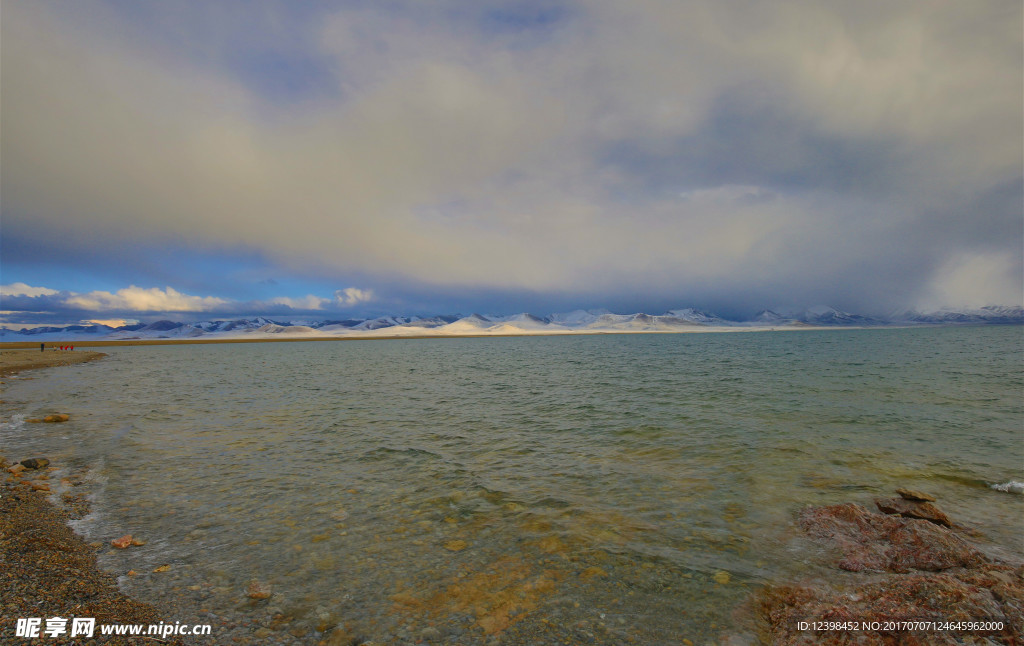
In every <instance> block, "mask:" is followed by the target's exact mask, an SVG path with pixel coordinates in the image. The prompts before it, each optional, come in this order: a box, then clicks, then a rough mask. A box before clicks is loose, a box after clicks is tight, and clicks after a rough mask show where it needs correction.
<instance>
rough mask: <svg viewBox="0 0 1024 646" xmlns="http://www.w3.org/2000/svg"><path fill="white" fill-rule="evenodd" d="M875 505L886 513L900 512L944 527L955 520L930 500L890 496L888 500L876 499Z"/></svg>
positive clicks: (905, 516)
mask: <svg viewBox="0 0 1024 646" xmlns="http://www.w3.org/2000/svg"><path fill="white" fill-rule="evenodd" d="M875 506H877V507H878V510H879V511H881V512H883V513H886V514H899V515H900V516H903V517H904V518H920V519H921V520H927V521H928V522H930V523H935V524H936V525H942V526H943V527H952V526H953V521H951V520H950V519H949V516H947V515H946V514H944V513H943V512H942V510H940V509H939V508H938V507H936V506H935V505H933V504H931V503H930V502H920V501H917V500H908V499H906V498H889V499H888V500H881V499H879V500H876V501H875Z"/></svg>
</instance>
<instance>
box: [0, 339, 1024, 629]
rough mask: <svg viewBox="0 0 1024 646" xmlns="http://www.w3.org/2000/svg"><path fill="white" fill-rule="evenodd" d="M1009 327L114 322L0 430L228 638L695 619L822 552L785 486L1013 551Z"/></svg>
mask: <svg viewBox="0 0 1024 646" xmlns="http://www.w3.org/2000/svg"><path fill="white" fill-rule="evenodd" d="M1022 332H1024V330H1022V328H1020V327H975V328H932V329H909V330H861V331H840V330H834V331H822V332H818V331H801V332H776V333H735V334H672V335H606V336H604V335H602V336H570V337H518V338H488V339H416V340H389V341H347V342H310V343H264V344H224V345H186V346H149V347H116V348H109V349H105V350H104V351H105V352H108V354H109V355H110V356H109V357H108V358H106V359H104V360H102V361H99V362H95V363H90V364H82V365H78V366H73V367H68V368H61V369H59V370H50V371H42V372H35V373H25V374H24V375H23V376H22V378H15V379H10V380H8V382H7V384H6V386H5V395H4V399H5V404H4V407H3V421H4V424H3V427H2V429H0V453H3V454H4V455H6V456H7V457H8V458H9V459H22V458H25V457H29V456H30V455H31V456H35V455H40V456H46V457H49V458H50V459H51V460H52V461H53V462H54V463H55V464H56V465H58V466H59V467H61V469H62V472H63V471H66V472H69V473H70V472H73V471H82V470H85V472H87V473H88V475H89V478H88V481H87V483H86V484H85V485H83V487H80V488H79V489H80V490H85V491H89V492H90V494H91V495H92V496H93V497H94V506H93V511H94V513H93V515H91V516H90V517H88V518H86V519H85V520H84V521H82V522H81V523H79V525H78V529H79V530H80V531H82V532H84V533H85V534H86V535H87V536H89V537H90V539H91V540H101V541H104V543H106V542H107V541H109V539H111V538H116V537H118V536H121V535H123V534H126V533H132V534H134V535H137V536H140V537H142V538H144V539H145V540H147V544H146V545H145V546H143V547H137V548H132V549H129V550H125V551H109V552H106V551H105V552H104V553H103V554H102V555H101V559H100V562H101V564H102V565H103V566H104V567H107V568H109V569H110V570H112V571H114V572H116V573H119V574H123V573H126V572H127V571H128V570H130V569H131V570H135V571H137V572H140V573H142V574H140V575H139V576H132V577H128V576H125V577H122V579H121V584H122V586H123V587H124V589H125V590H126V591H128V592H129V593H130V594H133V595H135V596H137V597H138V598H141V599H143V600H148V601H152V602H155V603H157V604H158V605H162V606H164V607H165V608H169V609H170V611H169V612H168V613H167V616H168V618H169V619H170V620H171V621H176V620H177V621H182V622H193V623H194V622H202V623H207V622H209V623H213V624H214V630H215V632H217V631H218V630H219V631H221V633H220V634H221V638H222V639H227V638H235V637H239V638H241V637H245V638H247V639H251V641H252V642H253V643H275V642H280V643H316V642H317V641H318V640H319V639H321V638H322V635H321V633H320V632H318V629H321V630H322V629H324V628H326V627H328V626H331V625H334V624H339V625H342V626H347V628H348V630H349V632H350V633H352V635H353V636H361V637H363V638H366V639H375V640H376V641H379V642H388V643H404V642H409V643H412V642H415V641H417V640H418V639H420V638H421V637H429V638H431V639H433V638H435V637H436V636H437V635H440V637H438V639H439V640H440V641H445V642H450V643H455V642H458V643H464V644H473V643H488V641H489V640H490V641H495V640H504V643H520V642H522V641H523V640H529V641H534V642H537V643H554V642H559V643H561V642H562V641H565V640H570V641H572V642H577V641H579V642H588V641H590V640H591V639H593V640H594V641H596V642H597V643H619V642H624V641H628V640H630V639H632V640H635V641H636V642H637V643H654V644H656V643H664V644H669V643H678V642H679V641H680V640H681V639H682V638H689V639H691V640H692V641H694V642H695V643H700V642H701V641H704V640H708V639H716V640H717V639H718V638H719V637H720V636H721V635H722V634H727V633H730V632H731V633H737V632H738V633H748V634H749V633H753V632H754V631H755V629H756V626H755V625H754V623H753V620H752V618H751V613H750V612H749V610H748V609H746V608H745V602H747V600H748V599H749V598H750V595H751V593H752V592H753V591H754V590H756V589H757V587H758V586H760V585H763V584H764V583H766V582H769V581H778V580H793V579H802V578H813V577H816V576H824V575H827V572H826V571H825V570H823V569H822V565H821V564H822V563H823V562H824V559H823V555H822V554H820V553H818V552H817V551H816V550H815V549H813V547H812V546H810V545H808V544H807V543H806V542H801V541H800V540H799V539H798V538H796V537H795V535H794V532H793V529H792V518H793V516H794V514H795V512H796V511H798V510H799V509H800V508H801V507H802V506H804V505H808V504H827V503H832V502H846V501H855V502H861V503H864V504H867V505H869V506H870V505H871V500H872V498H873V497H875V496H879V495H890V494H891V493H892V490H893V489H895V488H896V487H900V486H906V487H912V488H917V489H922V490H925V491H928V492H930V493H932V494H934V495H936V496H937V497H938V499H939V502H938V503H937V504H938V505H939V506H940V507H941V508H942V509H943V510H945V511H946V512H947V513H949V514H950V516H951V517H953V518H954V520H956V521H959V522H961V523H963V524H965V525H970V526H973V527H975V528H977V529H979V530H980V531H981V532H982V533H983V534H984V535H985V536H986V537H987V540H989V541H991V542H990V543H986V544H985V545H983V547H985V548H986V549H988V550H989V551H991V552H993V553H999V554H1003V555H1009V556H1012V557H1013V558H1020V557H1021V556H1022V555H1024V544H1022V541H1021V529H1022V527H1021V520H1020V519H1021V517H1022V515H1021V511H1022V500H1024V496H1020V495H1015V494H1011V493H1002V492H998V491H993V490H992V489H990V488H989V487H988V485H989V484H993V483H1005V482H1007V481H1010V480H1017V481H1021V480H1024V371H1022V370H1021V368H1022V366H1024V362H1022V359H1024V356H1022V341H1024V335H1022ZM26 377H35V378H32V379H29V378H26ZM50 412H66V413H70V414H71V416H72V419H71V421H70V422H68V423H65V424H61V425H50V424H45V425H25V424H23V423H22V422H20V420H21V417H20V416H24V415H28V416H35V415H40V414H46V413H50ZM57 475H60V473H58V474H57ZM162 564H170V565H171V570H170V571H169V572H164V573H152V570H153V569H154V568H155V567H156V566H158V565H162ZM253 579H257V580H260V581H266V582H269V583H271V584H272V586H273V590H274V596H273V597H272V598H271V599H270V600H268V601H251V600H249V599H247V598H246V596H245V591H246V586H247V585H248V583H249V581H250V580H253ZM275 615H277V616H278V619H277V620H276V621H274V620H273V619H272V618H273V617H274V616H275ZM261 627H262V628H263V629H264V630H263V631H262V632H261V633H258V634H257V633H255V632H254V631H256V630H258V629H260V628H261ZM268 629H269V632H268ZM434 630H436V631H437V633H434V632H433V631H434ZM424 631H427V632H424ZM257 635H258V636H257Z"/></svg>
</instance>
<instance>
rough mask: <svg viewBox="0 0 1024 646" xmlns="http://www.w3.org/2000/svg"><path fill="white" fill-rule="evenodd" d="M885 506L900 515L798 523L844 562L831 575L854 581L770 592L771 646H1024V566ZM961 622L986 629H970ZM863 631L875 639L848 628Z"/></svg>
mask: <svg viewBox="0 0 1024 646" xmlns="http://www.w3.org/2000/svg"><path fill="white" fill-rule="evenodd" d="M905 492H906V493H905ZM897 493H899V494H900V495H901V498H897V499H895V502H897V503H908V504H912V505H913V504H925V505H929V506H932V505H930V504H929V502H930V501H928V500H924V499H922V498H921V497H920V496H924V495H927V494H919V492H910V491H909V490H899V491H897ZM907 493H909V494H911V495H912V496H914V497H910V496H908V495H907ZM882 502H885V503H886V504H884V505H883V504H879V505H878V506H879V508H880V509H882V510H883V511H886V508H890V507H891V508H893V509H896V510H897V511H893V512H891V513H890V514H887V515H883V514H879V513H875V512H872V511H869V510H868V509H866V508H865V507H863V506H861V505H858V504H853V503H846V504H840V505H829V506H826V507H812V508H807V509H805V510H803V511H802V512H801V513H800V514H799V517H798V520H797V523H798V525H799V527H800V528H801V529H802V530H803V532H804V533H805V534H806V535H808V536H810V537H811V538H814V539H816V540H818V541H820V542H822V543H823V544H825V545H826V546H828V547H832V548H835V549H836V550H837V551H838V552H839V557H838V560H837V561H836V562H834V564H833V565H834V567H837V568H838V569H840V570H845V571H847V572H850V573H854V574H846V575H842V576H836V577H835V578H830V580H831V583H828V584H824V583H821V582H820V581H819V582H815V583H814V584H813V585H797V584H794V585H773V586H768V587H766V588H765V589H764V590H763V591H762V592H761V593H760V594H759V598H758V604H757V605H758V610H759V612H760V615H761V617H762V619H763V620H764V621H765V622H766V631H767V633H768V639H767V641H769V642H770V643H772V644H785V645H795V644H848V643H858V644H897V643H898V644H961V643H975V642H976V641H979V640H980V643H1002V644H1017V643H1021V641H1022V639H1024V634H1022V632H1021V631H1022V630H1024V566H1021V565H1009V564H1006V563H999V562H995V561H993V560H992V559H990V558H988V557H986V556H985V555H984V554H982V553H981V552H980V551H978V550H977V549H975V548H974V547H973V546H972V545H970V544H969V543H968V542H967V541H966V540H964V539H963V538H961V536H959V535H958V534H957V533H956V530H954V529H951V528H950V527H951V526H952V522H950V523H949V524H948V525H946V524H943V523H938V522H935V521H934V520H932V519H927V520H925V519H922V518H918V517H911V516H908V515H906V514H904V513H903V511H901V510H902V509H903V507H902V505H901V504H895V505H889V504H888V503H893V502H894V501H882ZM939 513H941V512H939ZM942 516H943V517H945V514H942ZM946 520H947V521H948V518H946ZM900 622H935V624H921V623H917V624H914V623H910V624H906V623H904V624H900ZM943 622H952V623H953V624H954V627H953V628H949V627H948V626H949V624H948V623H947V624H946V626H947V627H946V628H945V629H942V628H937V627H935V626H937V625H941V624H942V623H943ZM956 622H983V623H985V622H988V623H985V625H984V627H977V626H972V627H971V628H964V627H963V626H962V625H960V627H957V625H956ZM865 623H867V624H869V625H871V629H870V630H865V629H864V628H858V629H856V630H855V631H854V629H853V628H850V626H853V625H859V626H864V625H865ZM816 626H817V627H816ZM829 626H832V628H829ZM835 626H846V628H839V629H837V628H835ZM927 626H931V627H927ZM851 631H853V632H851ZM965 639H966V640H968V641H964V640H965Z"/></svg>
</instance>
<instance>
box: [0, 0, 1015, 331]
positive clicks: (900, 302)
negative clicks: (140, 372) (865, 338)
mask: <svg viewBox="0 0 1024 646" xmlns="http://www.w3.org/2000/svg"><path fill="white" fill-rule="evenodd" d="M1021 24H1022V5H1021V3H1020V2H1019V0H1006V1H1002V0H991V1H990V0H975V1H973V2H969V3H967V2H962V0H950V1H944V0H933V1H929V2H920V1H919V0H909V1H904V0H877V1H876V0H863V1H861V2H848V1H846V0H815V1H810V0H795V1H787V0H780V1H779V2H771V3H751V2H748V1H746V0H744V1H740V0H634V1H631V2H628V3H624V2H619V1H617V0H586V1H583V0H579V1H574V0H545V1H540V0H536V1H535V0H509V1H501V0H476V1H473V2H456V1H454V0H437V1H434V2H422V1H420V0H377V1H370V0H362V1H359V0H354V1H345V2H315V3H314V2H283V1H282V2H261V1H259V0H256V1H252V0H246V1H244V2H243V1H240V0H239V1H234V0H212V1H211V0H195V1H192V0H174V1H172V2H136V1H134V0H105V1H104V0H81V1H76V2H73V3H71V2H65V1H58V2H50V1H47V0H2V4H0V284H2V287H0V301H2V302H0V310H2V316H3V318H2V321H0V322H2V323H3V324H5V325H7V326H9V327H15V328H17V327H22V326H33V325H41V324H50V325H56V324H70V323H80V322H90V321H98V322H105V323H112V324H115V323H117V322H120V321H144V322H148V321H152V320H157V319H164V318H168V319H176V320H203V319H216V318H234V317H242V316H254V315H263V316H271V317H276V318H278V319H281V320H289V319H292V320H301V319H339V318H357V317H358V318H362V317H370V316H378V315H382V314H406V315H414V314H418V315H435V314H451V313H464V314H468V313H470V312H474V311H479V312H484V313H493V314H511V313H516V312H523V311H529V312H533V313H535V314H541V315H543V314H548V313H552V312H564V311H569V310H573V309H577V308H608V309H610V310H612V311H616V312H622V313H629V312H636V311H644V312H648V313H655V314H656V313H661V312H663V311H665V310H666V309H670V308H679V307H698V308H702V309H705V310H709V311H712V312H716V313H718V314H720V315H723V316H733V317H742V316H749V315H752V314H754V313H756V312H757V311H759V310H761V309H764V308H769V307H777V306H787V307H801V306H811V305H817V304H828V305H832V306H835V307H838V308H840V309H844V310H847V311H854V312H859V313H866V314H872V313H885V312H891V311H893V310H898V309H905V308H917V309H922V310H927V309H936V308H939V307H942V306H950V307H978V306H982V305H988V304H1004V305H1019V304H1021V302H1022V301H1024V260H1022V257H1024V215H1022V208H1024V180H1022V175H1024V126H1022V121H1024V120H1022V113H1024V98H1022V97H1024V87H1022V79H1024V46H1022V29H1021Z"/></svg>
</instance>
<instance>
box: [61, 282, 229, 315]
mask: <svg viewBox="0 0 1024 646" xmlns="http://www.w3.org/2000/svg"><path fill="white" fill-rule="evenodd" d="M226 303H227V301H225V300H224V299H222V298H216V297H213V296H190V295H188V294H182V293H181V292H178V291H177V290H175V289H174V288H172V287H167V288H165V289H160V288H159V287H151V288H148V289H146V288H142V287H136V286H134V285H132V286H131V287H126V288H124V289H120V290H118V291H117V292H116V293H113V294H112V293H110V292H103V291H95V292H89V293H88V294H73V295H69V296H68V297H66V298H65V299H64V305H65V306H67V307H72V308H79V309H82V310H87V311H90V312H106V311H128V312H209V311H212V310H215V309H217V308H218V307H222V306H224V305H225V304H226Z"/></svg>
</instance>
